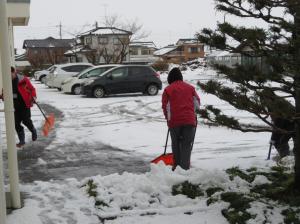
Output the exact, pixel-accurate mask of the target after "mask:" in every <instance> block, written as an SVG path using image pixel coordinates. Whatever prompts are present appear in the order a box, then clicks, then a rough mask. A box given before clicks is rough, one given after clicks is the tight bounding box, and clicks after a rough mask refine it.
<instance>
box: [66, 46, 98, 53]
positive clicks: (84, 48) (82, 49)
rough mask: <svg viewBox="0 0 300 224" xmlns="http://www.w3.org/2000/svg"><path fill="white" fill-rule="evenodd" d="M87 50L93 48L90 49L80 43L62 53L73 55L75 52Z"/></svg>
mask: <svg viewBox="0 0 300 224" xmlns="http://www.w3.org/2000/svg"><path fill="white" fill-rule="evenodd" d="M89 51H93V49H90V48H88V47H86V46H83V45H80V46H75V47H74V48H72V49H71V50H68V51H66V52H65V53H64V55H73V54H75V53H79V52H89Z"/></svg>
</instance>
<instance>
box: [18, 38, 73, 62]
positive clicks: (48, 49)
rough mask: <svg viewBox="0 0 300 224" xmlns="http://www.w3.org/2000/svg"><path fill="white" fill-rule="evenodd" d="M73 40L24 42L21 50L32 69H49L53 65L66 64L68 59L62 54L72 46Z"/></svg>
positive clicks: (53, 39) (51, 39)
mask: <svg viewBox="0 0 300 224" xmlns="http://www.w3.org/2000/svg"><path fill="white" fill-rule="evenodd" d="M74 43H75V40H74V39H55V38H53V37H48V38H46V39H34V40H24V43H23V49H25V50H26V53H25V54H26V57H27V59H28V61H29V62H30V64H31V65H32V66H33V67H34V68H43V67H49V65H53V64H62V63H66V62H67V61H68V59H67V58H66V57H65V55H64V53H65V52H66V51H67V50H70V49H71V48H72V46H73V45H74Z"/></svg>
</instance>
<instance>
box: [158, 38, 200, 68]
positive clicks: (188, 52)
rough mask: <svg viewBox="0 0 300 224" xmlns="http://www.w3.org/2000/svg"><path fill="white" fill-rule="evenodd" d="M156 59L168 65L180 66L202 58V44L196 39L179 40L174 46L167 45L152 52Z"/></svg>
mask: <svg viewBox="0 0 300 224" xmlns="http://www.w3.org/2000/svg"><path fill="white" fill-rule="evenodd" d="M154 55H155V56H156V57H159V58H161V59H162V60H165V61H167V62H169V63H176V64H180V63H183V62H187V61H191V60H194V59H196V58H204V55H205V51H204V44H203V43H200V42H199V41H198V40H197V39H179V40H178V41H177V43H176V44H175V45H169V46H166V47H164V48H161V49H159V50H157V51H155V52H154Z"/></svg>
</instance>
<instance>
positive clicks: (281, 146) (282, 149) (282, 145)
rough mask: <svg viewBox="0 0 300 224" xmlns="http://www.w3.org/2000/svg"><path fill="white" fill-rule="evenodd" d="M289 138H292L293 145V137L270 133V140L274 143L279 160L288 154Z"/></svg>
mask: <svg viewBox="0 0 300 224" xmlns="http://www.w3.org/2000/svg"><path fill="white" fill-rule="evenodd" d="M291 138H293V141H294V143H295V140H294V135H292V134H279V133H272V136H271V140H273V141H274V146H275V148H276V150H277V152H278V154H279V156H280V157H281V158H282V157H285V156H288V155H289V154H290V146H289V140H290V139H291Z"/></svg>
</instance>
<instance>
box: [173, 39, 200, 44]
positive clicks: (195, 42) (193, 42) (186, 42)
mask: <svg viewBox="0 0 300 224" xmlns="http://www.w3.org/2000/svg"><path fill="white" fill-rule="evenodd" d="M181 44H200V42H199V40H197V39H195V38H182V39H179V40H178V41H177V43H176V45H181Z"/></svg>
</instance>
